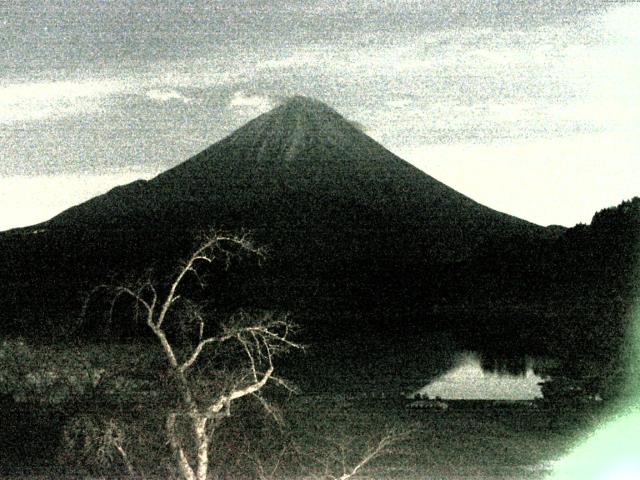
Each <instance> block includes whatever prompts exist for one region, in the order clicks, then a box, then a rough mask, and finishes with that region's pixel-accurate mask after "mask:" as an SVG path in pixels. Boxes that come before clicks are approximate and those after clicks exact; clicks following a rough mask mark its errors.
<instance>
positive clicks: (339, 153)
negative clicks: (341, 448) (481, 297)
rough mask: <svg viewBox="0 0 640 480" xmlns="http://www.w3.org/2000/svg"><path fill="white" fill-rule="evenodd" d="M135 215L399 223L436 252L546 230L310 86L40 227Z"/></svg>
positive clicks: (184, 221) (281, 230)
mask: <svg viewBox="0 0 640 480" xmlns="http://www.w3.org/2000/svg"><path fill="white" fill-rule="evenodd" d="M135 222H139V225H141V226H144V227H145V228H160V227H157V226H154V224H155V225H159V224H171V225H176V222H177V224H179V225H181V226H184V227H186V228H190V227H200V226H203V225H215V226H218V227H221V228H226V229H237V228H245V229H246V228H249V229H258V230H260V231H261V232H262V231H264V232H267V231H272V232H275V231H277V232H278V234H277V236H281V235H287V233H285V232H291V231H293V232H294V233H293V234H294V235H295V234H296V233H295V232H299V231H303V232H304V237H305V238H307V239H308V235H307V234H308V232H310V231H313V230H318V231H319V234H320V235H321V236H324V235H327V233H328V231H330V230H332V229H338V230H343V229H344V227H345V226H347V227H348V230H350V231H351V232H352V233H351V234H349V235H347V237H346V238H344V241H347V242H349V240H350V238H349V237H351V236H352V235H354V234H355V235H356V236H358V235H357V233H355V231H356V230H365V231H366V232H367V233H366V235H367V236H370V235H373V236H376V237H379V238H377V240H379V241H380V242H382V243H386V242H388V241H389V239H390V238H392V237H393V236H392V235H390V234H389V231H390V230H391V231H399V232H401V235H400V238H398V237H396V239H397V240H399V241H401V242H407V243H408V244H407V245H406V246H407V247H408V248H409V250H405V251H403V253H402V255H403V256H406V255H407V254H412V255H413V254H417V255H419V256H424V255H425V254H431V255H436V256H437V257H438V258H442V256H443V255H444V256H447V257H451V258H462V257H464V256H466V255H467V254H468V253H469V252H470V251H472V250H473V249H474V248H475V247H476V246H477V245H478V244H479V243H481V242H482V241H484V240H485V239H487V238H491V237H494V236H495V235H504V234H505V233H513V232H527V233H539V232H540V231H541V230H542V229H541V228H539V227H536V226H535V225H533V224H530V223H527V222H525V221H523V220H520V219H517V218H515V217H511V216H508V215H505V214H501V213H498V212H495V211H493V210H490V209H489V208H486V207H484V206H482V205H479V204H478V203H476V202H474V201H472V200H471V199H469V198H467V197H465V196H464V195H462V194H460V193H458V192H455V191H454V190H452V189H450V188H449V187H447V186H446V185H444V184H442V183H440V182H438V181H437V180H435V179H434V178H432V177H430V176H428V175H427V174H425V173H423V172H421V171H420V170H418V169H416V168H415V167H413V166H412V165H410V164H409V163H407V162H405V161H403V160H401V159H400V158H398V157H397V156H395V155H394V154H392V153H391V152H389V151H388V150H386V149H385V148H384V147H382V146H381V145H379V144H378V143H377V142H375V141H374V140H372V139H371V138H370V137H368V136H366V135H365V134H364V133H362V132H361V131H360V130H358V129H357V128H356V127H354V126H353V124H352V123H351V122H349V121H347V120H346V119H344V118H343V117H342V116H340V115H339V114H338V113H337V112H335V111H334V110H333V109H331V108H329V107H328V106H327V105H325V104H323V103H320V102H317V101H315V100H311V99H308V98H304V97H294V98H292V99H290V100H289V101H287V102H286V103H284V104H282V105H281V106H279V107H277V108H275V109H274V110H272V111H271V112H268V113H266V114H264V115H261V116H260V117H258V118H256V119H254V120H253V121H251V122H249V123H248V124H246V125H245V126H244V127H242V128H240V129H239V130H237V131H236V132H234V133H233V134H231V135H230V136H229V137H227V138H225V139H224V140H222V141H220V142H218V143H216V144H214V145H212V146H211V147H209V148H207V149H206V150H204V151H203V152H201V153H199V154H198V155H196V156H195V157H193V158H191V159H189V160H187V161H186V162H184V163H182V164H180V165H178V166H177V167H175V168H173V169H171V170H169V171H167V172H165V173H163V174H161V175H159V176H158V177H156V178H154V179H152V180H150V181H148V182H144V181H138V182H134V183H133V184H130V185H127V186H124V187H119V188H116V189H114V190H112V191H111V192H109V193H107V194H105V195H102V196H100V197H97V198H95V199H93V200H90V201H89V202H86V203H84V204H82V205H79V206H77V207H74V208H72V209H69V210H67V211H66V212H64V213H62V214H61V215H58V216H57V217H55V218H53V219H52V220H50V221H49V222H46V223H45V224H44V225H41V226H39V227H38V228H77V226H78V225H82V226H83V228H87V227H89V228H91V226H92V225H100V228H105V227H108V228H121V227H122V226H123V224H124V225H131V224H132V223H135ZM265 236H266V237H267V238H268V237H274V236H275V235H273V234H271V235H270V234H268V233H267V234H266V235H265ZM331 236H333V235H331ZM269 240H270V241H273V240H274V238H269ZM270 243H271V242H270ZM349 250H352V249H351V248H349Z"/></svg>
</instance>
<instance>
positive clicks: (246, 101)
mask: <svg viewBox="0 0 640 480" xmlns="http://www.w3.org/2000/svg"><path fill="white" fill-rule="evenodd" d="M276 103H277V100H276V99H275V98H272V97H270V96H268V95H258V94H247V93H245V92H244V91H242V90H240V91H237V92H235V93H234V94H233V95H232V96H231V99H230V100H229V107H230V108H250V109H253V110H259V111H266V110H269V109H271V108H273V107H274V106H275V105H276Z"/></svg>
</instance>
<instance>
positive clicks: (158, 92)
mask: <svg viewBox="0 0 640 480" xmlns="http://www.w3.org/2000/svg"><path fill="white" fill-rule="evenodd" d="M145 95H146V96H147V97H148V98H149V99H151V100H154V101H156V102H161V103H165V102H170V101H178V102H183V103H189V102H191V99H190V98H189V97H186V96H184V95H182V94H181V93H180V92H178V91H177V90H172V89H158V88H154V89H151V90H147V92H146V93H145Z"/></svg>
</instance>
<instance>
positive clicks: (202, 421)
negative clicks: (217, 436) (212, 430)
mask: <svg viewBox="0 0 640 480" xmlns="http://www.w3.org/2000/svg"><path fill="white" fill-rule="evenodd" d="M193 428H194V430H195V436H196V442H197V444H196V445H197V446H196V448H197V449H198V452H197V458H198V460H197V461H198V467H197V471H196V478H197V480H206V479H207V473H208V470H209V437H208V435H207V417H203V416H198V417H195V418H194V420H193Z"/></svg>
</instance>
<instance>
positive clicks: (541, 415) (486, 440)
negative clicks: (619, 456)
mask: <svg viewBox="0 0 640 480" xmlns="http://www.w3.org/2000/svg"><path fill="white" fill-rule="evenodd" d="M5 407H6V406H5ZM29 407H31V406H28V405H22V406H21V407H16V406H14V407H13V408H11V409H9V410H3V411H4V412H5V415H6V414H9V415H6V418H7V422H6V423H4V425H5V426H4V428H3V431H2V434H1V440H0V445H1V447H0V448H1V449H2V459H3V463H2V469H1V470H0V473H1V474H2V475H5V476H8V475H16V476H21V475H22V476H24V475H26V474H30V473H31V474H33V475H37V474H40V475H50V476H54V475H60V476H62V475H73V474H76V475H86V476H94V477H98V476H103V477H104V476H108V477H115V476H124V477H126V476H127V475H128V474H127V471H126V467H125V466H124V465H123V463H122V461H121V459H120V458H119V457H118V455H117V452H113V451H111V452H110V451H109V450H105V451H103V452H102V453H100V452H99V450H98V445H95V444H85V443H84V437H82V434H80V433H78V437H73V435H72V432H73V427H74V425H78V424H79V422H84V426H85V428H86V426H87V425H94V426H98V425H102V426H104V425H108V422H109V420H111V419H112V420H114V421H115V420H117V421H118V422H119V423H118V424H119V425H120V428H122V432H123V433H125V434H126V435H125V436H123V445H124V446H125V447H126V448H127V450H128V451H129V452H130V454H131V461H132V462H135V463H136V464H137V465H143V466H144V467H145V469H146V473H147V475H149V476H154V474H155V476H156V478H168V473H169V472H170V470H169V469H168V468H169V465H168V464H167V455H168V449H167V446H166V445H164V441H163V439H162V436H161V435H160V434H159V433H158V431H157V430H154V429H153V428H151V427H152V425H153V424H154V423H156V424H158V425H160V424H161V419H158V418H155V415H154V411H153V410H149V409H145V408H131V407H130V406H126V407H125V406H121V407H119V408H118V407H116V408H114V407H111V408H104V409H101V410H100V411H97V412H96V411H91V410H87V411H83V412H78V413H76V414H71V413H63V412H60V410H56V409H32V408H29ZM281 407H282V410H281V411H282V415H283V417H284V418H285V419H286V422H285V423H284V424H281V425H278V424H276V423H274V422H273V420H272V419H271V418H270V417H268V416H267V415H264V413H261V412H263V411H261V410H260V407H259V406H258V405H256V404H253V403H252V402H249V403H248V404H246V405H245V406H244V407H243V408H242V409H241V410H240V411H238V412H237V419H236V421H234V422H233V423H230V424H228V425H227V426H226V427H225V428H222V429H220V430H219V431H217V432H216V434H215V442H214V443H215V444H216V445H217V446H216V449H215V451H214V452H212V459H211V474H212V475H211V478H257V479H271V478H273V479H279V478H292V479H295V478H330V477H329V476H328V475H329V474H333V475H335V476H336V478H339V476H340V475H341V474H342V473H343V464H344V466H345V467H347V468H348V467H352V466H354V465H356V464H357V463H358V462H359V461H360V460H361V459H362V458H363V457H364V456H365V454H366V453H367V452H369V451H371V449H372V448H375V446H376V445H377V444H378V443H379V441H380V440H381V439H383V438H384V436H385V435H393V434H395V433H398V432H408V435H401V436H398V437H394V439H395V440H397V441H394V442H393V443H392V444H390V445H389V446H388V447H385V451H384V452H383V454H382V455H380V456H379V457H377V458H375V459H373V460H372V461H371V462H370V463H368V464H367V465H366V468H363V470H362V471H361V472H358V473H359V474H361V476H360V475H359V476H356V477H354V478H381V479H384V478H388V479H404V478H409V479H410V478H423V479H424V478H442V479H458V478H459V479H464V478H483V479H491V478H514V479H523V480H524V479H536V478H543V476H544V474H545V473H548V471H549V469H551V468H552V465H553V461H554V460H556V459H558V458H560V457H562V456H563V455H564V454H565V453H566V452H567V451H568V450H569V449H570V448H571V447H572V446H573V445H574V444H575V443H576V442H577V441H579V440H580V439H581V438H582V436H583V435H584V432H586V431H589V430H590V429H591V428H593V427H594V426H595V425H597V423H598V422H599V421H600V419H601V417H602V407H601V406H597V405H589V406H584V405H583V406H580V407H578V406H576V405H570V404H541V405H539V406H537V407H531V406H517V405H512V406H505V405H495V404H493V403H491V402H475V403H474V402H459V403H455V402H451V403H450V407H449V409H447V411H445V412H442V411H431V410H420V411H418V410H413V409H409V408H406V402H405V401H403V400H402V399H400V398H393V399H366V398H361V397H360V398H348V397H340V396H332V395H322V396H304V395H302V396H296V397H292V398H289V399H287V400H286V401H283V402H282V404H281ZM63 426H64V428H63V429H62V430H63V431H61V429H60V427H63ZM16 431H19V432H22V433H20V434H19V435H16ZM29 432H31V433H29ZM140 432H145V434H144V436H142V435H140ZM154 432H155V435H154ZM84 434H86V430H85V433H84ZM100 455H103V458H102V459H101V457H100ZM108 460H110V461H108Z"/></svg>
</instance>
